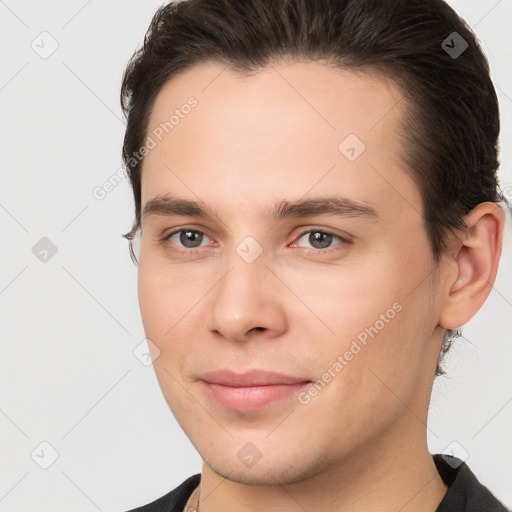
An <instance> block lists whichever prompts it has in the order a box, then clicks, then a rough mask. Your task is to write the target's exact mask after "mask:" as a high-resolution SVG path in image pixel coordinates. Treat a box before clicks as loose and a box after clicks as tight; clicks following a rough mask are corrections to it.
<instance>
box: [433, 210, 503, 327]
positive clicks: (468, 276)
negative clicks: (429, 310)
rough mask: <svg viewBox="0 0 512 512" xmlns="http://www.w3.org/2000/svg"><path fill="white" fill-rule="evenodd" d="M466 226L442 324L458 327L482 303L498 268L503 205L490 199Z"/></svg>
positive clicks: (443, 308) (440, 318)
mask: <svg viewBox="0 0 512 512" xmlns="http://www.w3.org/2000/svg"><path fill="white" fill-rule="evenodd" d="M465 221H466V223H467V226H468V227H467V230H466V232H465V233H464V234H462V235H461V236H460V239H459V242H460V244H461V246H460V249H459V250H458V252H457V253H456V254H455V256H454V263H455V264H456V272H457V274H456V277H455V278H454V277H453V273H452V275H451V276H450V277H449V278H448V279H451V282H449V281H447V282H446V289H447V292H446V295H445V297H444V298H443V305H442V307H441V311H440V317H439V325H440V326H441V327H442V328H444V329H456V328H458V327H461V326H462V325H464V324H466V323H467V322H468V321H469V320H470V319H471V318H472V317H473V316H474V315H475V314H476V313H477V311H478V310H479V309H480V308H481V307H482V305H483V304H484V302H485V301H486V299H487V297H488V296H489V293H490V291H491V289H492V286H493V284H494V281H495V279H496V275H497V272H498V264H499V259H500V256H501V250H502V245H503V240H502V238H503V226H504V221H505V214H504V211H503V209H502V208H501V207H500V206H499V205H497V204H495V203H491V202H485V203H481V204H479V205H478V206H476V207H475V208H474V209H473V210H472V211H471V212H470V213H469V214H468V215H467V216H466V217H465Z"/></svg>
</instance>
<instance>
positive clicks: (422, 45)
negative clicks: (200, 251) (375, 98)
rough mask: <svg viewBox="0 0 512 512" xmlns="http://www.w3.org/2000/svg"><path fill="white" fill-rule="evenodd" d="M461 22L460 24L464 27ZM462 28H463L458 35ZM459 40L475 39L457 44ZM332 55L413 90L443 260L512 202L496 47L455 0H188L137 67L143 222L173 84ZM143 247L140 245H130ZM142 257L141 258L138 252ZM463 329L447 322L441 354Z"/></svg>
mask: <svg viewBox="0 0 512 512" xmlns="http://www.w3.org/2000/svg"><path fill="white" fill-rule="evenodd" d="M454 33H456V34H454ZM454 38H455V39H454ZM454 41H457V42H458V44H459V45H460V44H462V45H464V46H465V45H466V44H467V48H465V50H464V51H463V52H462V53H461V54H460V55H454V53H453V52H450V51H447V50H448V49H449V48H452V47H454V46H455V42H454ZM279 59H286V60H293V59H295V60H297V61H300V60H303V61H304V60H306V61H307V60H309V61H323V62H325V63H326V64H329V65H333V66H335V67H338V68H341V69H348V70H357V71H364V70H372V71H377V72H379V73H381V74H382V75H384V76H386V77H387V78H390V79H391V80H392V81H393V82H394V83H396V85H397V86H398V87H399V89H400V91H401V92H402V94H403V96H404V98H405V101H404V106H405V109H404V115H403V119H402V121H403V123H402V125H401V130H400V133H397V136H399V137H400V138H401V140H402V141H403V146H402V147H403V148H404V155H403V158H404V162H405V164H406V168H407V169H408V172H409V173H410V175H411V177H412V178H413V180H414V181H415V183H416V184H417V186H418V188H419V190H420V193H421V197H422V203H423V204H422V209H423V221H424V226H425V229H426V232H427V234H428V239H429V243H430V248H431V251H432V255H433V257H434V260H435V262H436V263H438V262H439V260H440V257H441V255H442V254H443V253H444V252H445V251H446V250H447V248H448V245H447V242H448V238H449V234H450V231H453V230H454V229H459V230H464V229H465V228H466V223H465V222H464V219H463V216H465V215H466V214H468V213H469V212H470V211H471V210H472V209H473V208H474V207H475V206H477V205H478V204H479V203H482V202H485V201H491V202H496V203H498V202H502V201H504V202H505V203H506V204H507V205H508V206H509V207H510V205H509V204H508V202H507V200H506V198H505V197H504V196H503V194H502V193H501V190H500V187H499V183H498V177H497V169H498V167H499V161H498V136H499V131H500V119H499V109H498V100H497V97H496V91H495V89H494V86H493V84H492V81H491V78H490V75H489V65H488V62H487V59H486V57H485V55H484V53H483V51H482V49H481V48H480V46H479V43H478V41H477V39H476V36H475V35H474V33H473V32H472V31H471V29H470V28H469V27H468V25H467V24H466V23H465V22H464V21H463V20H462V19H461V18H460V17H459V16H458V15H457V14H456V13H455V11H454V10H453V9H452V8H451V7H449V6H448V4H446V3H445V2H444V1H443V0H407V1H406V2H404V1H402V0H181V1H178V2H170V3H168V4H167V5H164V6H162V7H161V8H159V9H158V11H157V12H156V14H155V15H154V17H153V19H152V21H151V24H150V27H149V29H148V31H147V33H146V36H145V39H144V45H143V47H142V48H140V49H139V50H138V51H136V52H135V53H134V55H133V56H132V58H131V59H130V61H129V63H128V65H127V68H126V70H125V73H124V76H123V80H122V88H121V106H122V109H123V112H124V114H125V116H126V119H127V127H126V133H125V137H124V144H123V154H122V156H123V162H124V165H125V167H126V170H127V172H128V176H129V178H130V182H131V185H132V188H133V193H134V199H135V220H134V223H133V226H132V229H131V231H130V232H128V233H126V234H125V235H123V236H125V238H128V239H132V238H133V237H134V235H135V234H136V232H137V231H138V230H139V229H140V227H141V224H140V222H141V171H142V164H143V160H134V159H133V154H134V153H135V152H137V151H138V150H139V149H140V148H141V147H142V146H143V145H144V141H145V138H146V136H147V131H148V124H149V116H150V114H151V110H152V106H153V104H154V101H155V98H156V96H157V94H158V93H159V91H160V90H161V88H162V86H163V85H164V84H165V83H166V82H167V81H168V80H170V79H171V78H173V77H175V76H176V75H177V74H178V73H180V72H183V71H185V70H187V69H188V68H191V67H192V66H194V65H195V64H199V63H202V62H208V61H214V62H219V63H222V64H225V65H227V66H229V67H230V68H231V69H232V70H235V71H238V72H240V73H246V74H249V73H251V72H255V71H257V70H260V69H262V68H264V67H265V65H266V64H268V63H269V62H271V61H276V60H279ZM130 252H131V256H132V259H134V254H133V251H132V247H131V245H130ZM134 261H135V260H134ZM455 335H460V331H459V330H458V329H457V330H451V331H447V332H446V334H445V339H444V341H443V347H442V349H441V353H440V356H439V361H438V364H437V368H436V376H437V375H442V374H443V373H445V372H444V371H443V370H442V368H441V366H440V364H441V362H442V361H443V358H444V355H445V354H446V352H447V351H448V349H449V348H450V346H451V343H452V342H453V339H454V336H455Z"/></svg>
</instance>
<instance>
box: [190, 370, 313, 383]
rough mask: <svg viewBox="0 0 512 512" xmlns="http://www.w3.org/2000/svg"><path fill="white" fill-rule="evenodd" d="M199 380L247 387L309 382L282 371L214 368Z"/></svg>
mask: <svg viewBox="0 0 512 512" xmlns="http://www.w3.org/2000/svg"><path fill="white" fill-rule="evenodd" d="M200 380H204V381H206V382H209V383H211V384H221V385H223V386H233V387H249V386H270V385H279V384H303V383H306V382H311V381H310V380H309V379H307V378H304V377H293V376H291V375H286V374H284V373H278V372H270V371H265V370H250V371H248V372H245V373H235V372H233V371H231V370H214V371H210V372H207V373H205V374H203V375H202V376H201V377H200Z"/></svg>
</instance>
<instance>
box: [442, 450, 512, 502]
mask: <svg viewBox="0 0 512 512" xmlns="http://www.w3.org/2000/svg"><path fill="white" fill-rule="evenodd" d="M432 457H433V459H434V463H435V465H436V468H437V471H438V473H439V475H440V476H441V478H442V479H443V482H444V483H445V484H446V485H447V486H448V491H447V492H446V494H445V496H444V498H443V500H442V501H441V503H440V504H439V506H438V507H437V509H436V512H482V511H485V512H510V510H508V509H507V508H505V506H504V505H503V504H502V503H500V502H499V501H498V500H497V499H496V498H495V497H494V496H493V495H492V494H491V492H490V491H489V489H487V487H484V486H483V485H482V484H481V483H480V482H479V481H478V479H477V478H476V476H475V475H474V474H473V473H472V471H471V470H470V469H469V467H468V465H467V464H466V463H465V462H463V461H462V460H460V459H458V458H457V457H452V456H451V455H446V454H436V455H433V456H432Z"/></svg>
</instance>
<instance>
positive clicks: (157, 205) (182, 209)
mask: <svg viewBox="0 0 512 512" xmlns="http://www.w3.org/2000/svg"><path fill="white" fill-rule="evenodd" d="M325 214H327V215H335V216H339V217H363V218H368V219H373V220H378V219H379V216H378V214H377V211H376V210H375V208H373V207H372V206H371V205H369V204H367V203H363V202H359V201H354V200H352V199H349V198H346V197H341V196H328V197H318V198H308V199H297V200H294V201H287V200H283V201H281V202H278V203H276V204H275V205H274V206H273V208H270V209H267V210H265V211H264V217H265V218H266V219H269V220H273V221H280V220H282V219H285V218H288V217H293V218H307V217H313V216H315V215H325ZM152 216H162V217H172V216H186V217H200V218H204V219H213V218H214V217H216V214H215V212H214V211H213V210H212V209H210V208H209V207H208V206H207V205H205V204H204V203H203V202H198V201H190V200H187V199H180V198H176V197H172V196H170V195H168V194H165V195H159V196H155V197H153V198H152V199H150V200H148V201H147V202H146V204H145V205H144V209H143V211H142V218H143V219H145V218H148V217H152Z"/></svg>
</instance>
